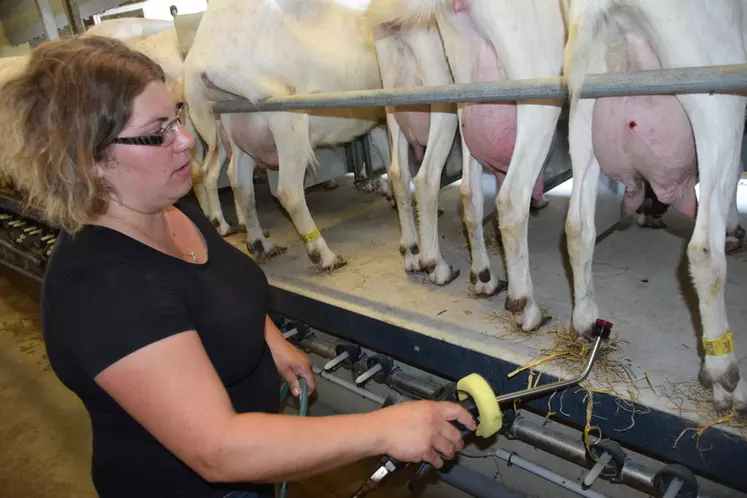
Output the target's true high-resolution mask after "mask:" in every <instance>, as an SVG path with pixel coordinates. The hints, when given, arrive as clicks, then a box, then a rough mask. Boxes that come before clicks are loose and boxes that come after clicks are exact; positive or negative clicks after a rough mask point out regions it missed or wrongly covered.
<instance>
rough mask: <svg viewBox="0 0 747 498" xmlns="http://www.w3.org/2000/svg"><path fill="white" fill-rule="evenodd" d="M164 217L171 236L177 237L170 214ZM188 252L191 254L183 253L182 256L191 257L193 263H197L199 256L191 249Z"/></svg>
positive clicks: (165, 214)
mask: <svg viewBox="0 0 747 498" xmlns="http://www.w3.org/2000/svg"><path fill="white" fill-rule="evenodd" d="M163 217H164V219H165V220H166V225H167V226H168V227H169V232H171V235H173V236H174V237H176V233H174V229H173V228H172V227H171V217H169V215H168V213H164V214H163ZM174 245H176V241H174ZM180 249H181V248H180ZM187 251H189V252H188V253H186V254H184V253H182V256H189V257H190V258H192V262H193V263H197V254H195V252H194V251H193V250H192V249H191V248H190V247H188V248H187Z"/></svg>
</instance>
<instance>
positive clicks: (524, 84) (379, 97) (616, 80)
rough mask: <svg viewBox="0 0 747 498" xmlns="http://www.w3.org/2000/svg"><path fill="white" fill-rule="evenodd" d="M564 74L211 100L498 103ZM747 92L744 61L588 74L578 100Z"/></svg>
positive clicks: (531, 94) (558, 83)
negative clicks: (266, 97) (259, 98)
mask: <svg viewBox="0 0 747 498" xmlns="http://www.w3.org/2000/svg"><path fill="white" fill-rule="evenodd" d="M565 81H566V78H565V77H563V76H559V77H554V78H537V79H521V80H505V81H495V82H481V83H461V84H452V85H440V86H423V87H415V88H396V89H386V90H384V89H379V90H358V91H350V92H328V93H317V94H297V95H291V96H289V97H272V98H268V99H265V100H262V101H259V102H257V103H256V104H255V103H252V102H251V101H249V100H246V99H232V100H224V101H219V102H213V110H214V112H217V113H235V112H265V111H282V110H289V109H315V108H325V109H332V108H343V107H377V106H386V105H407V104H439V103H456V102H499V101H514V100H543V99H566V98H568V88H567V86H566V83H565ZM743 91H747V64H730V65H723V66H704V67H689V68H676V69H656V70H647V71H632V72H627V73H608V74H590V75H587V76H586V78H585V80H584V84H583V88H582V89H581V98H597V97H621V96H630V95H661V94H671V93H713V92H743Z"/></svg>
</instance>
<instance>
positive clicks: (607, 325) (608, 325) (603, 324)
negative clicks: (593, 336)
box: [597, 318, 612, 329]
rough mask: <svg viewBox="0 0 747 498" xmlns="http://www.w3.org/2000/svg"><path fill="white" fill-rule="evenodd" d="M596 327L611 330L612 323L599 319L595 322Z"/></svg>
mask: <svg viewBox="0 0 747 498" xmlns="http://www.w3.org/2000/svg"><path fill="white" fill-rule="evenodd" d="M597 325H599V326H600V327H604V328H606V329H611V328H612V323H610V322H608V321H607V320H602V319H601V318H600V319H598V320H597Z"/></svg>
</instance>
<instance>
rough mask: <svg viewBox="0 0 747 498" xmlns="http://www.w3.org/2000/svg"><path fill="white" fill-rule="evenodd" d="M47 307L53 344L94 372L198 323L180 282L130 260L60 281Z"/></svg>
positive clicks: (47, 324) (47, 336)
mask: <svg viewBox="0 0 747 498" xmlns="http://www.w3.org/2000/svg"><path fill="white" fill-rule="evenodd" d="M42 313H43V328H44V335H45V341H46V342H48V343H49V345H48V347H49V346H53V347H55V348H56V350H57V353H58V354H59V353H60V352H62V351H64V352H65V354H66V356H68V358H67V359H68V360H70V361H72V362H74V363H76V364H77V365H78V366H79V367H80V368H81V369H82V370H83V371H84V372H85V373H86V374H87V375H88V376H90V378H93V377H95V376H96V375H98V374H99V373H100V372H101V371H102V370H104V369H105V368H106V367H108V366H110V365H111V364H113V363H115V362H116V361H118V360H120V359H121V358H124V357H125V356H127V355H129V354H130V353H132V352H134V351H137V350H138V349H140V348H142V347H144V346H147V345H148V344H152V343H154V342H156V341H159V340H161V339H164V338H166V337H169V336H171V335H174V334H178V333H180V332H184V331H187V330H193V329H194V326H193V323H192V321H191V320H190V319H189V316H188V314H187V302H186V297H185V294H184V292H183V289H181V290H180V288H179V284H178V282H175V281H174V280H173V279H169V278H168V276H167V275H165V274H164V272H162V271H159V270H149V269H144V268H142V267H138V266H133V265H128V264H124V263H121V264H112V265H96V268H90V267H89V268H88V269H85V270H79V271H77V272H76V273H75V275H73V276H70V277H68V278H66V279H65V281H64V282H58V283H57V285H55V289H54V292H53V293H52V295H47V296H45V303H44V307H43V309H42ZM50 359H51V358H50Z"/></svg>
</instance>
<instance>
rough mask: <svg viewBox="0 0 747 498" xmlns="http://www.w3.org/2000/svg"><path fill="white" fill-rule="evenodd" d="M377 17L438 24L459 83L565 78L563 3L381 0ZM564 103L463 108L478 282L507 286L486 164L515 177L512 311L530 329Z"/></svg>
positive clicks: (506, 233)
mask: <svg viewBox="0 0 747 498" xmlns="http://www.w3.org/2000/svg"><path fill="white" fill-rule="evenodd" d="M369 16H370V18H371V20H372V22H374V23H378V24H382V23H383V24H384V25H386V24H389V25H391V26H393V27H399V26H403V27H412V26H429V25H431V24H432V23H433V20H434V19H435V20H436V22H437V23H438V28H439V31H440V34H441V38H442V40H443V46H444V49H445V51H446V55H447V58H448V62H449V66H450V68H451V72H452V75H453V78H454V80H455V81H456V83H469V82H477V81H496V80H505V79H522V78H540V77H551V76H559V75H560V73H561V68H562V61H563V46H564V42H565V31H564V26H563V18H562V12H561V10H560V7H559V5H558V4H557V3H556V2H547V1H543V0H533V1H529V0H521V1H519V0H409V1H408V0H380V1H375V3H374V4H372V6H371V7H370V9H369ZM403 29H404V28H403ZM432 50H436V51H437V50H438V48H437V47H434V48H432ZM561 105H562V102H547V101H545V102H524V101H522V102H518V103H516V104H514V103H512V102H502V103H499V104H474V103H462V104H459V106H458V111H457V112H458V117H459V123H460V126H461V131H462V148H463V151H464V157H463V168H462V185H461V194H462V199H463V202H464V208H465V224H466V225H467V229H468V234H469V240H470V246H471V248H472V268H471V271H470V273H471V275H472V281H473V282H474V284H475V290H476V291H477V292H478V293H482V294H492V293H494V292H495V290H496V288H497V286H498V280H497V279H496V278H495V277H494V275H493V273H492V272H491V271H490V262H489V259H488V254H487V250H485V244H484V241H483V231H482V218H483V205H482V203H483V195H482V183H481V173H482V165H481V163H482V164H484V165H486V166H487V167H490V168H491V169H492V170H493V171H494V172H496V174H498V175H501V174H502V173H503V172H506V171H507V172H506V177H505V181H504V182H503V184H502V185H501V187H500V191H499V193H498V199H497V208H498V216H499V220H500V229H501V236H502V240H503V245H504V248H505V253H506V266H507V270H508V277H509V279H508V297H507V301H506V308H507V309H508V310H510V311H511V312H512V313H513V314H514V316H515V318H516V320H517V323H518V324H519V325H520V326H521V327H522V328H523V329H524V330H533V329H536V328H537V327H539V326H540V325H541V324H542V323H543V316H542V313H541V311H540V309H539V307H538V306H537V303H536V302H535V300H534V296H533V292H532V281H531V277H530V274H529V254H528V248H527V223H528V218H529V208H530V205H532V201H533V200H534V202H535V203H536V204H535V207H543V206H544V205H545V203H546V201H545V200H544V197H543V195H542V181H541V170H542V166H543V164H544V161H545V159H546V157H547V154H548V152H549V150H550V145H551V143H552V139H553V137H554V135H555V129H556V127H557V121H558V117H559V116H560V110H561ZM478 160H479V162H478ZM533 193H534V195H533ZM533 197H534V199H533Z"/></svg>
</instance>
